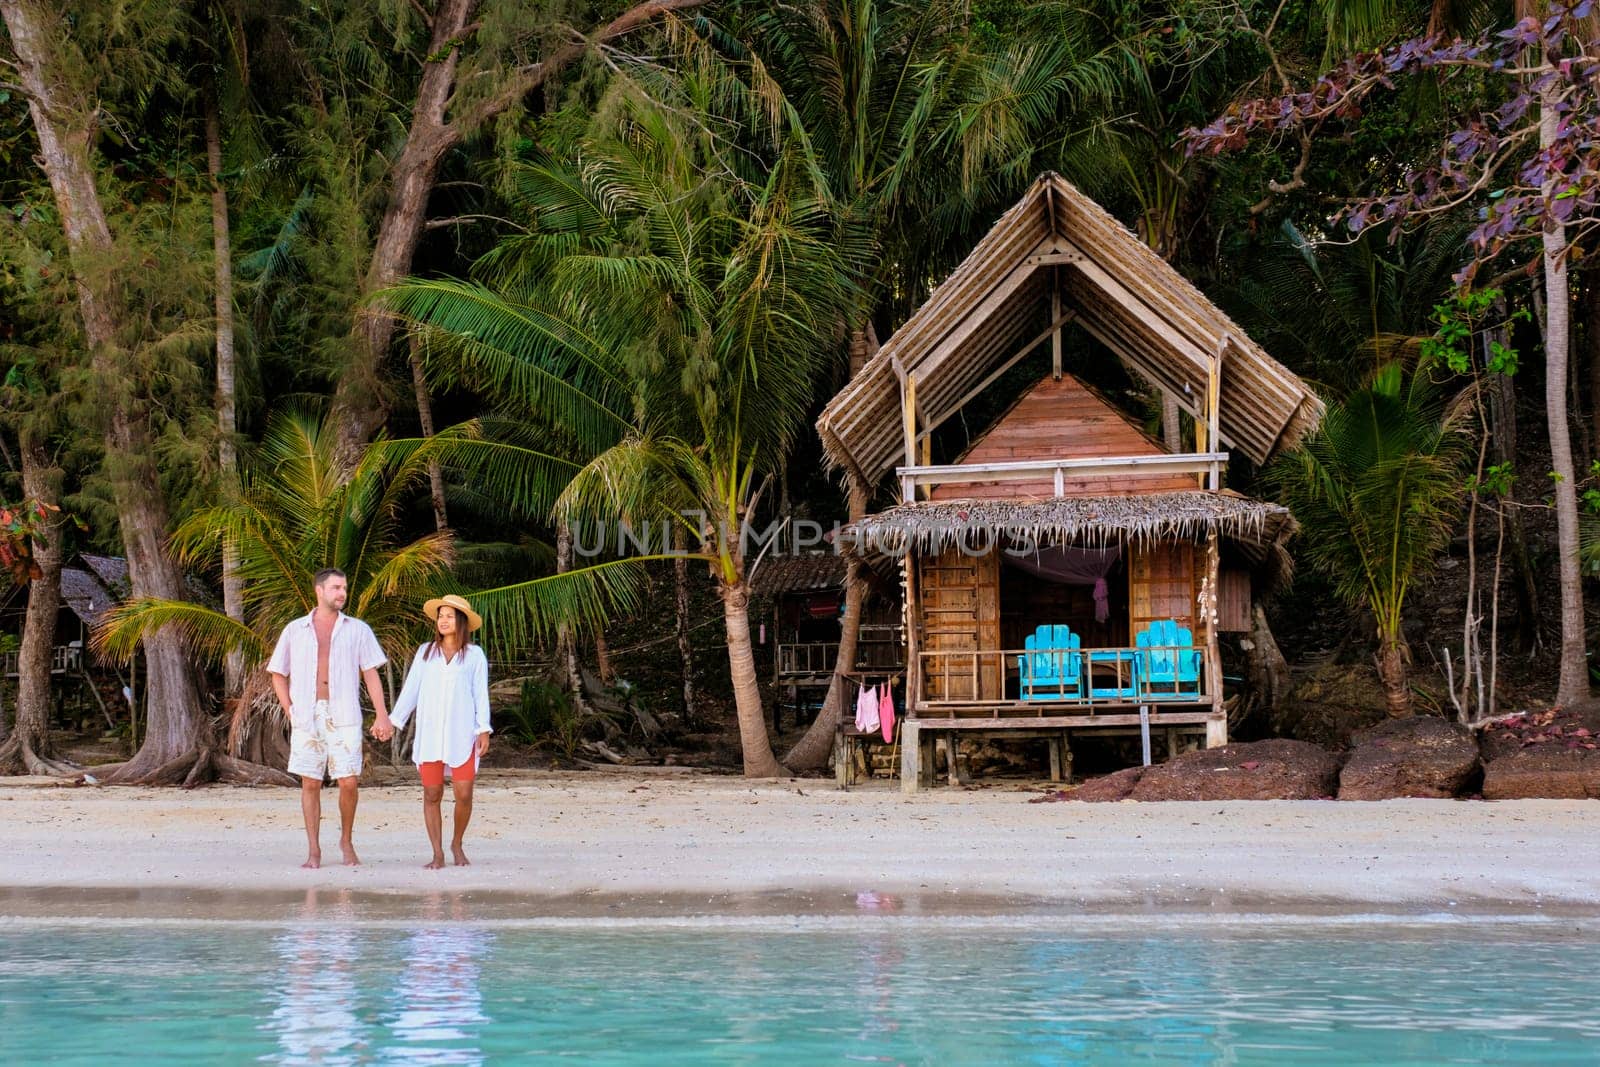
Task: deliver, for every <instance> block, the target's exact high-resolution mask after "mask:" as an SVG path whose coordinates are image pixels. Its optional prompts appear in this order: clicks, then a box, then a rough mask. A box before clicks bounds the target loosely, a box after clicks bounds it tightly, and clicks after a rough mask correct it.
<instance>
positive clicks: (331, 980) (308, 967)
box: [262, 889, 367, 1065]
mask: <svg viewBox="0 0 1600 1067" xmlns="http://www.w3.org/2000/svg"><path fill="white" fill-rule="evenodd" d="M349 906H350V901H349V894H348V893H347V892H344V891H340V892H338V893H336V894H334V895H333V899H332V901H331V902H324V901H321V900H319V899H318V896H317V891H316V890H315V889H308V890H306V899H305V903H304V904H303V905H301V908H300V917H299V919H298V921H297V922H296V923H295V925H294V926H292V927H291V928H290V929H289V930H287V931H285V932H284V933H282V934H280V935H278V936H277V937H276V938H275V939H274V944H275V946H276V948H277V951H278V957H279V959H280V960H281V961H282V963H283V967H282V971H281V975H280V977H279V978H278V980H277V981H276V982H274V983H273V988H272V992H273V995H274V998H275V999H276V1001H277V1006H276V1007H275V1008H273V1011H272V1017H271V1019H269V1020H267V1021H266V1022H265V1023H263V1024H262V1029H263V1030H266V1031H269V1032H271V1033H273V1034H275V1035H276V1037H277V1039H278V1049H279V1054H278V1056H276V1057H271V1058H274V1059H278V1060H281V1061H283V1062H288V1063H316V1064H330V1065H336V1064H346V1063H355V1062H357V1060H358V1059H359V1058H360V1057H361V1054H362V1052H363V1050H364V1049H365V1047H366V1044H367V1042H366V1036H365V1035H364V1034H363V1033H362V1030H363V1027H362V1023H361V1018H360V1016H359V1014H358V1013H357V1010H356V1009H357V997H359V996H360V988H359V984H358V980H357V968H358V963H359V960H358V950H359V948H360V937H361V931H360V929H359V928H358V927H355V926H351V925H348V924H347V923H345V922H343V921H341V918H342V916H343V915H345V914H348V910H349Z"/></svg>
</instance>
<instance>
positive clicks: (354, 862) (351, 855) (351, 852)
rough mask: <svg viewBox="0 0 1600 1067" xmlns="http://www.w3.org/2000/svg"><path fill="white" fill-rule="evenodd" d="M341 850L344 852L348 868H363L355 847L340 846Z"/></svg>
mask: <svg viewBox="0 0 1600 1067" xmlns="http://www.w3.org/2000/svg"><path fill="white" fill-rule="evenodd" d="M339 848H340V849H341V850H343V852H344V865H345V866H346V867H359V866H361V857H360V856H357V855H356V848H355V846H354V845H340V846H339Z"/></svg>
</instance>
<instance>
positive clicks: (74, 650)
mask: <svg viewBox="0 0 1600 1067" xmlns="http://www.w3.org/2000/svg"><path fill="white" fill-rule="evenodd" d="M20 656H21V653H19V652H0V673H3V674H4V675H5V676H6V677H7V678H15V677H16V676H17V673H18V666H17V664H18V658H19V657H20ZM82 661H83V648H82V647H81V646H79V645H56V646H55V647H54V648H52V649H51V650H50V673H51V674H66V673H67V672H68V671H75V670H77V669H78V664H79V663H81V662H82Z"/></svg>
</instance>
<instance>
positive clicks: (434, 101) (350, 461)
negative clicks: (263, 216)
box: [333, 0, 478, 470]
mask: <svg viewBox="0 0 1600 1067" xmlns="http://www.w3.org/2000/svg"><path fill="white" fill-rule="evenodd" d="M477 6H478V4H477V0H441V2H440V3H439V6H438V9H437V10H436V11H435V12H434V15H433V36H432V39H431V41H430V42H429V46H428V54H427V58H426V59H425V60H424V62H423V66H422V79H421V81H420V82H419V83H418V85H417V98H416V102H415V104H414V105H413V107H412V110H411V126H410V128H409V129H408V130H407V131H406V139H405V143H404V144H403V145H402V146H401V148H400V152H399V154H398V155H397V156H396V157H395V161H394V168H393V170H392V171H391V172H390V176H389V203H388V205H387V206H386V207H385V208H384V212H383V218H382V220H381V221H380V222H379V224H378V234H377V238H376V239H375V240H374V241H373V246H372V260H371V262H370V263H369V264H368V265H367V274H366V278H365V279H364V280H363V283H362V287H361V290H362V296H363V298H365V297H370V296H371V295H372V294H373V293H376V292H379V291H380V290H383V289H387V288H388V287H389V286H391V285H394V284H395V283H397V282H399V281H400V279H402V278H404V277H405V276H406V275H407V274H409V273H410V272H411V261H412V257H413V256H414V255H415V254H416V251H417V242H418V241H419V240H420V239H421V238H422V228H423V224H424V222H425V221H426V219H427V212H428V197H429V195H430V194H431V193H432V192H433V184H434V181H435V178H436V176H437V174H438V170H439V162H440V160H442V159H443V158H444V156H445V153H446V152H448V151H449V150H450V149H451V148H453V147H455V145H457V144H459V143H460V140H461V138H460V135H459V133H456V132H454V131H452V129H451V127H450V125H449V123H448V122H447V121H446V119H445V112H446V110H447V109H448V108H449V105H450V97H451V94H452V91H453V90H454V87H455V81H456V68H457V66H458V65H459V64H460V62H461V48H460V44H461V39H462V37H464V36H465V35H466V33H467V32H468V30H467V25H468V23H469V22H471V21H472V15H473V12H474V11H475V10H476V9H477ZM362 308H363V310H361V311H360V312H359V313H358V315H357V318H356V328H355V345H354V349H353V352H352V357H351V363H350V366H349V367H348V368H346V371H345V373H344V374H342V375H341V376H340V378H339V387H338V390H337V391H336V392H335V394H334V401H333V417H334V424H335V426H336V432H337V434H338V438H337V442H338V456H339V462H340V463H341V465H342V466H343V467H344V469H346V470H354V469H355V465H356V463H357V461H358V459H359V457H360V455H361V451H362V449H363V448H365V447H366V444H367V441H368V440H369V439H370V438H371V437H372V434H373V432H374V431H375V430H377V429H378V427H380V426H382V425H383V423H384V421H385V420H386V419H387V418H388V416H389V398H388V395H387V391H386V390H385V389H384V385H383V364H384V360H385V359H386V357H387V356H388V353H389V343H390V341H391V340H392V339H393V338H394V325H395V324H394V319H393V318H392V317H390V316H389V315H387V314H384V313H383V312H381V311H379V310H376V309H372V308H370V307H368V306H367V305H365V303H363V305H362Z"/></svg>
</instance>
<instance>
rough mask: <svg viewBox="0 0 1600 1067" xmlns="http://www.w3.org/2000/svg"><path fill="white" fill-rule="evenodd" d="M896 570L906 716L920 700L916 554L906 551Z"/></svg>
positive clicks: (904, 713) (902, 708)
mask: <svg viewBox="0 0 1600 1067" xmlns="http://www.w3.org/2000/svg"><path fill="white" fill-rule="evenodd" d="M900 573H901V576H902V578H901V582H902V589H903V591H904V596H903V597H902V598H901V599H902V600H903V601H904V603H905V607H904V615H903V619H904V623H905V634H906V696H905V703H904V704H903V705H902V706H901V708H900V714H901V717H902V718H906V719H909V718H913V717H914V716H915V715H916V714H917V709H918V706H919V705H920V704H921V703H922V642H921V641H920V640H919V639H918V634H919V627H918V623H919V612H920V610H921V608H920V604H919V601H920V599H921V597H920V596H919V594H918V591H917V558H916V557H915V556H913V555H912V554H911V553H909V552H907V553H906V554H905V556H904V558H902V559H901V561H900Z"/></svg>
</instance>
